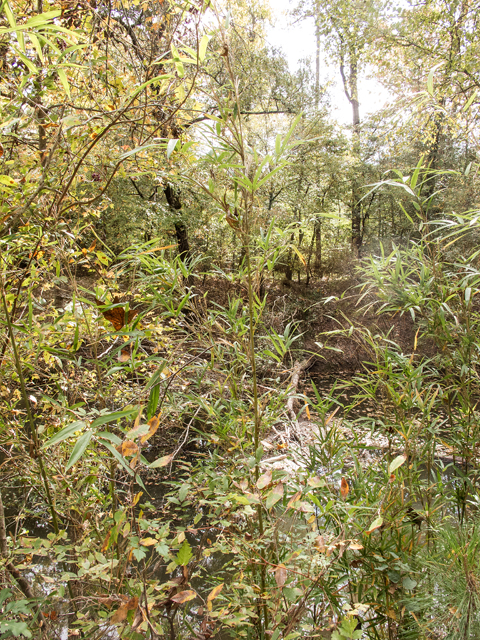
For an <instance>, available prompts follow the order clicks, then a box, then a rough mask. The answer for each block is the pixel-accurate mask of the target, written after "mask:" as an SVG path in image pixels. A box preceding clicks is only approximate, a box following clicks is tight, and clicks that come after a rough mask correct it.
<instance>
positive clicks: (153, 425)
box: [140, 415, 160, 444]
mask: <svg viewBox="0 0 480 640" xmlns="http://www.w3.org/2000/svg"><path fill="white" fill-rule="evenodd" d="M159 417H160V415H159ZM159 417H158V418H157V416H153V418H150V420H149V421H148V422H147V424H148V426H149V429H148V433H146V434H145V435H144V436H142V437H141V438H140V442H141V443H142V444H143V443H144V442H146V441H147V440H148V439H149V438H151V437H152V436H153V434H154V433H155V432H156V430H157V429H158V427H159V425H160V420H159Z"/></svg>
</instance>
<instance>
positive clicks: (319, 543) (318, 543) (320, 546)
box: [315, 536, 326, 553]
mask: <svg viewBox="0 0 480 640" xmlns="http://www.w3.org/2000/svg"><path fill="white" fill-rule="evenodd" d="M315 548H316V549H317V551H319V552H320V553H324V551H325V549H326V546H325V540H324V539H323V536H317V538H316V540H315Z"/></svg>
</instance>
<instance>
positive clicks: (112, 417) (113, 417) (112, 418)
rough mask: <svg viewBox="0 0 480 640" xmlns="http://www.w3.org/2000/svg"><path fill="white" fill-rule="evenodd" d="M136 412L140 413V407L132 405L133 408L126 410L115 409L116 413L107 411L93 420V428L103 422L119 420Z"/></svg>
mask: <svg viewBox="0 0 480 640" xmlns="http://www.w3.org/2000/svg"><path fill="white" fill-rule="evenodd" d="M134 413H138V407H132V408H131V409H126V410H125V411H115V412H114V413H107V414H105V415H103V416H100V417H99V418H96V419H95V420H94V421H93V422H92V429H93V428H94V427H98V426H100V425H101V424H107V423H108V422H115V420H119V419H120V418H128V416H131V415H132V414H134Z"/></svg>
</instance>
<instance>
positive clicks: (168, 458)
mask: <svg viewBox="0 0 480 640" xmlns="http://www.w3.org/2000/svg"><path fill="white" fill-rule="evenodd" d="M172 460H173V453H171V454H170V455H168V456H163V458H158V460H155V462H152V464H150V465H148V466H149V469H158V468H159V467H166V466H167V464H170V462H171V461H172Z"/></svg>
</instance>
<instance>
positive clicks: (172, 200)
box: [164, 183, 192, 265]
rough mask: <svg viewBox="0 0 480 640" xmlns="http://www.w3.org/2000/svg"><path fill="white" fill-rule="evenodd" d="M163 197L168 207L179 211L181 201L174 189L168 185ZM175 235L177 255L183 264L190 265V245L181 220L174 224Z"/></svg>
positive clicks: (185, 228)
mask: <svg viewBox="0 0 480 640" xmlns="http://www.w3.org/2000/svg"><path fill="white" fill-rule="evenodd" d="M164 193H165V197H166V199H167V203H168V206H169V207H170V208H171V209H173V210H174V211H180V210H181V208H182V201H181V200H180V194H179V192H178V190H177V189H175V187H173V186H172V185H171V184H170V183H169V184H167V186H166V187H165V189H164ZM174 227H175V235H176V237H177V244H178V255H179V256H180V258H181V259H182V260H183V262H185V264H187V265H188V264H190V262H191V260H192V253H191V250H190V243H189V241H188V231H187V227H186V225H185V223H184V222H183V220H181V219H177V220H176V221H175V222H174Z"/></svg>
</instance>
